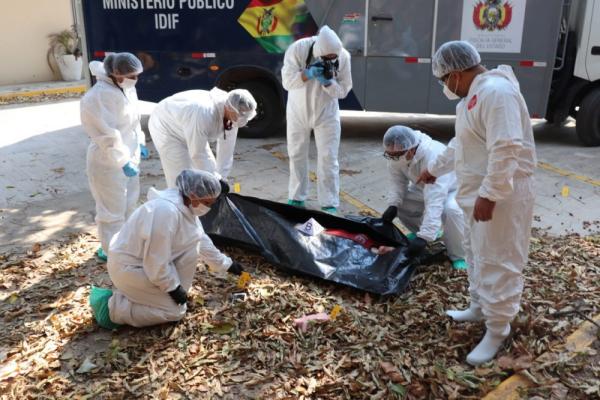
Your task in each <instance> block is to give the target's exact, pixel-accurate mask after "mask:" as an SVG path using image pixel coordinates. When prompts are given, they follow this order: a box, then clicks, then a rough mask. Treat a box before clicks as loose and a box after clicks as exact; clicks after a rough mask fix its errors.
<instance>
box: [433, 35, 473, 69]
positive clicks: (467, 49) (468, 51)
mask: <svg viewBox="0 0 600 400" xmlns="http://www.w3.org/2000/svg"><path fill="white" fill-rule="evenodd" d="M480 63H481V56H480V55H479V52H478V51H477V49H476V48H475V47H473V45H472V44H471V43H469V42H465V41H463V40H455V41H452V42H447V43H444V44H443V45H442V46H441V47H440V48H439V49H438V50H437V51H436V52H435V55H434V56H433V60H432V61H431V64H432V69H433V75H435V77H436V78H442V77H444V76H446V75H448V74H449V73H451V72H457V71H458V72H460V71H464V70H467V69H469V68H472V67H474V66H476V65H479V64H480Z"/></svg>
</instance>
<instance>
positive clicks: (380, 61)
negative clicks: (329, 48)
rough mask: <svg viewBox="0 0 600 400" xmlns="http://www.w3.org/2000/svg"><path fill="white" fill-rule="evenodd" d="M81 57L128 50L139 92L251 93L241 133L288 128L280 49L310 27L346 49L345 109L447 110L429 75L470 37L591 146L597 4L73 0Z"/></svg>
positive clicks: (538, 109) (534, 107)
mask: <svg viewBox="0 0 600 400" xmlns="http://www.w3.org/2000/svg"><path fill="white" fill-rule="evenodd" d="M72 1H73V2H74V6H75V8H76V15H77V19H76V20H77V22H78V23H77V25H78V28H79V31H80V34H81V36H82V38H83V39H84V40H85V46H84V48H85V50H86V51H85V53H86V55H87V57H88V59H98V60H101V59H102V58H103V57H104V56H105V54H106V53H107V52H110V51H130V52H133V53H136V54H137V55H138V56H139V58H140V59H141V60H142V62H143V63H144V66H145V72H144V74H142V75H141V77H140V81H139V83H138V94H139V96H140V98H141V99H144V100H151V101H159V100H160V99H162V98H164V97H166V96H169V95H171V94H173V93H175V92H178V91H182V90H188V89H192V88H203V89H207V88H210V87H212V86H219V87H221V88H224V89H226V90H231V89H233V88H236V87H241V88H246V89H249V90H250V91H251V92H252V93H253V94H254V96H255V97H256V98H257V101H258V104H259V110H258V116H257V117H256V118H255V119H254V120H253V121H252V122H251V123H250V124H249V126H248V127H247V128H244V129H243V130H242V132H241V134H244V133H245V134H246V135H248V136H267V135H269V134H273V133H277V132H280V131H281V129H282V127H283V124H284V123H285V96H286V93H285V91H284V90H283V89H282V87H281V67H282V65H283V53H284V52H285V50H286V48H287V46H289V44H290V43H292V42H293V41H294V40H296V39H298V38H300V37H305V36H309V35H313V34H315V33H316V31H317V29H318V27H319V26H322V25H324V24H327V25H329V26H330V27H331V28H333V29H334V30H336V32H337V33H338V34H339V36H340V38H341V39H342V41H343V42H344V46H345V47H346V49H348V51H350V53H351V54H352V78H353V82H354V87H353V90H352V92H351V93H350V95H349V96H348V98H347V99H346V100H345V101H343V102H342V103H341V106H342V108H346V109H362V110H367V111H388V112H410V113H433V114H453V113H454V105H453V104H452V103H451V102H448V101H447V99H446V98H445V97H443V95H442V91H441V90H440V86H439V85H438V84H437V82H436V80H435V78H434V77H433V76H432V74H431V58H432V56H433V54H434V52H435V51H436V50H437V48H438V47H439V46H440V45H441V44H442V43H444V42H446V41H449V40H457V39H463V40H469V41H471V42H472V43H473V44H474V45H475V46H476V47H477V48H478V50H479V51H480V52H481V54H482V59H483V64H484V65H486V66H487V67H489V68H493V67H495V66H497V65H498V64H508V65H511V66H512V67H513V69H514V71H515V74H516V75H517V78H518V79H519V82H520V84H521V89H522V92H523V95H524V97H525V100H526V101H527V104H528V107H529V111H530V113H531V116H532V117H538V118H542V117H543V118H546V119H547V120H548V121H549V122H552V123H557V124H560V123H563V122H564V121H565V120H566V118H567V117H568V116H572V117H573V118H575V119H576V120H577V135H578V136H579V138H580V140H581V142H582V143H583V144H584V145H587V146H599V145H600V0H72Z"/></svg>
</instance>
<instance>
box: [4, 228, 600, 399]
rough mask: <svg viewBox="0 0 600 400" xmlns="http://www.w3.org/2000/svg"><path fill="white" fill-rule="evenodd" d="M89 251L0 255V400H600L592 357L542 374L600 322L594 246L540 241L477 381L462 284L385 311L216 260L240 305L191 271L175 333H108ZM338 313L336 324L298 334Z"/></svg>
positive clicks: (321, 287)
mask: <svg viewBox="0 0 600 400" xmlns="http://www.w3.org/2000/svg"><path fill="white" fill-rule="evenodd" d="M96 247H97V240H96V239H95V238H94V237H93V236H91V235H79V236H75V237H72V238H70V239H69V240H68V241H64V242H57V243H51V244H47V243H44V244H43V246H41V245H40V246H35V248H34V249H33V250H34V251H31V249H29V251H26V252H25V253H24V254H16V253H14V254H2V255H0V263H1V266H0V268H1V270H2V273H1V274H0V319H1V320H2V327H3V329H2V330H0V355H1V357H0V398H1V399H13V398H14V399H33V398H48V399H50V398H67V397H69V398H70V397H72V398H77V399H92V398H93V399H115V398H116V399H126V398H127V399H129V398H159V399H171V398H172V399H185V398H190V399H196V398H202V399H204V398H207V399H208V398H223V399H246V398H248V399H254V398H259V399H350V398H357V399H396V398H397V399H400V398H406V399H421V398H430V399H443V398H449V399H459V398H460V399H463V398H466V399H469V398H473V399H475V398H480V397H482V396H483V395H485V394H486V393H487V392H489V391H491V390H492V389H494V387H496V386H497V385H498V384H499V383H500V382H501V381H502V380H504V379H506V378H507V377H508V376H510V375H511V374H513V373H515V372H517V371H520V372H521V373H525V374H526V375H528V376H530V377H531V378H532V379H533V380H534V381H535V382H536V385H535V386H534V387H532V388H530V389H528V392H524V393H523V395H524V396H530V397H531V396H538V397H540V398H569V399H587V398H594V396H596V397H598V396H600V383H599V378H600V366H599V363H598V360H599V356H598V353H599V352H600V351H599V350H600V349H590V351H589V352H585V353H581V354H577V355H576V356H575V357H571V358H567V357H563V356H557V357H555V358H554V359H553V358H552V357H550V358H549V360H548V357H546V358H544V362H543V363H542V362H540V361H536V359H537V358H538V357H539V356H540V355H541V354H543V353H545V352H547V351H549V350H550V349H554V348H557V347H559V346H560V345H562V344H563V343H564V341H565V338H566V337H567V336H568V335H569V334H570V333H572V332H573V331H574V330H575V329H577V327H578V326H579V325H581V324H582V323H583V322H585V321H586V319H589V318H592V317H594V316H595V315H597V314H598V313H599V310H600V288H599V286H598V282H600V236H598V235H596V236H588V237H580V236H577V235H570V236H565V237H560V238H556V237H550V236H547V235H546V234H544V233H542V232H537V233H536V234H535V236H534V238H533V239H532V243H531V254H530V262H529V265H528V266H527V269H526V273H525V289H524V292H523V300H522V306H521V307H522V310H521V312H520V313H519V315H518V317H517V318H516V320H515V321H514V322H513V333H512V335H511V337H510V339H509V340H508V341H507V343H506V345H505V346H504V348H503V349H502V350H501V352H500V354H499V355H498V358H497V359H496V360H495V361H493V362H490V363H488V364H486V365H483V366H480V367H478V368H473V367H470V366H469V365H468V364H466V363H465V362H464V360H465V357H466V355H467V353H468V352H469V351H470V350H471V349H472V348H473V347H474V346H475V345H476V344H477V342H478V341H479V339H480V338H481V336H482V335H483V332H484V327H483V325H482V324H480V323H479V324H478V323H465V324H458V323H454V322H452V321H450V320H449V319H448V318H447V317H446V316H445V314H444V311H445V310H446V309H448V308H456V307H465V306H467V305H468V293H467V279H466V274H465V273H464V272H462V271H456V270H453V269H452V268H451V267H450V265H449V263H444V264H440V265H432V266H427V267H422V268H421V269H420V270H418V272H417V273H416V274H415V276H414V278H413V280H412V282H411V284H410V286H409V288H408V289H407V291H406V292H405V293H403V294H402V295H399V296H395V297H388V298H381V297H377V296H373V295H370V294H366V293H364V292H359V291H356V290H353V289H349V288H345V287H341V286H336V285H333V284H330V283H327V282H322V281H316V280H313V279H309V278H303V277H296V276H291V275H289V274H287V273H284V272H281V271H279V270H277V269H276V268H274V267H273V266H270V265H268V264H267V263H265V262H264V260H263V259H262V258H261V257H258V256H254V255H248V254H247V253H245V252H242V251H239V250H235V249H225V251H226V252H227V253H229V254H230V255H231V256H232V257H234V258H235V259H236V260H239V261H240V262H242V263H243V264H244V265H245V266H246V270H247V271H248V272H250V274H251V275H252V279H251V281H250V282H249V284H248V285H247V286H246V288H245V289H244V293H245V296H243V297H242V298H241V300H239V301H231V296H232V295H234V294H239V292H240V289H239V288H238V287H237V283H238V282H237V279H236V278H234V277H227V278H223V277H219V276H214V275H211V274H209V273H208V272H206V270H205V269H204V267H203V266H199V269H198V272H197V274H196V280H195V284H194V286H193V287H192V290H191V292H190V301H189V302H188V314H187V315H186V317H185V318H184V319H183V320H182V321H180V322H179V323H176V324H165V325H161V326H157V327H152V328H147V329H136V328H129V327H125V328H122V329H120V330H118V331H113V332H110V331H107V330H104V329H102V328H99V327H98V326H97V325H96V324H95V322H94V321H93V318H92V315H91V312H90V308H89V306H88V295H89V288H90V285H91V284H94V285H98V286H104V287H106V286H109V285H110V279H109V278H108V275H107V273H106V266H105V264H101V263H99V262H98V261H97V260H96V259H95V257H94V256H93V254H94V251H95V249H96ZM336 306H337V307H339V309H340V310H343V311H341V312H340V313H339V314H338V315H337V318H335V320H328V321H323V322H319V323H315V324H314V325H313V326H311V329H309V330H307V331H306V332H302V331H301V330H299V329H298V328H296V327H294V320H295V319H297V318H300V317H302V316H303V315H310V314H316V313H328V312H330V311H331V310H332V309H333V308H334V307H336ZM597 344H598V341H596V344H595V346H596V347H597Z"/></svg>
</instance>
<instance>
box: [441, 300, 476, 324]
mask: <svg viewBox="0 0 600 400" xmlns="http://www.w3.org/2000/svg"><path fill="white" fill-rule="evenodd" d="M446 315H448V316H449V317H450V318H452V319H453V320H455V321H457V322H469V321H483V312H482V311H481V307H479V306H478V305H474V304H473V303H471V305H470V306H469V308H467V309H466V310H448V311H446Z"/></svg>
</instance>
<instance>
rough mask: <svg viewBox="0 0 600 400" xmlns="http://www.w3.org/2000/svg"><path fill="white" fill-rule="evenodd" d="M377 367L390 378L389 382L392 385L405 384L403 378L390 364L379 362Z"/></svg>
mask: <svg viewBox="0 0 600 400" xmlns="http://www.w3.org/2000/svg"><path fill="white" fill-rule="evenodd" d="M379 366H380V367H381V369H382V370H383V372H384V373H385V374H386V375H387V376H388V378H390V380H391V381H392V382H394V383H403V382H405V379H404V377H403V376H402V373H401V372H400V370H399V369H398V368H397V367H396V366H395V365H394V364H392V363H390V362H387V361H381V362H380V363H379Z"/></svg>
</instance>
